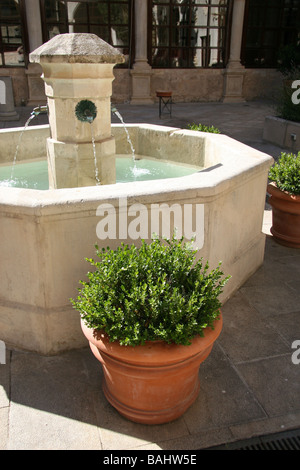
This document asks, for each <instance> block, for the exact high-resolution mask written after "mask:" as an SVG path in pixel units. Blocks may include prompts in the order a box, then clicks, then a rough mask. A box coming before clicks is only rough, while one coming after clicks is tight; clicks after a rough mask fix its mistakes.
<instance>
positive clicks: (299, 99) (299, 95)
mask: <svg viewBox="0 0 300 470" xmlns="http://www.w3.org/2000/svg"><path fill="white" fill-rule="evenodd" d="M292 88H293V89H295V88H296V91H294V92H293V93H292V103H293V104H299V103H300V80H294V81H293V83H292Z"/></svg>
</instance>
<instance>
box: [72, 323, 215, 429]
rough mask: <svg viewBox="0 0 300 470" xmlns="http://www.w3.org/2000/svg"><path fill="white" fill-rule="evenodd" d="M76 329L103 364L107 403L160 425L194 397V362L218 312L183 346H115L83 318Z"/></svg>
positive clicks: (203, 352) (206, 349)
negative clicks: (200, 332)
mask: <svg viewBox="0 0 300 470" xmlns="http://www.w3.org/2000/svg"><path fill="white" fill-rule="evenodd" d="M81 328H82V331H83V333H84V335H85V336H86V338H87V339H88V341H89V344H90V347H91V350H92V352H93V354H94V355H95V357H96V358H97V359H98V360H99V361H100V362H101V364H102V366H103V372H104V381H103V391H104V394H105V396H106V398H107V400H108V401H109V402H110V403H111V405H112V406H113V407H114V408H116V409H117V410H118V412H119V413H120V414H121V415H123V416H125V417H126V418H128V419H130V420H131V421H134V422H137V423H144V424H161V423H166V422H169V421H172V420H174V419H176V418H178V417H179V416H181V415H182V414H183V413H184V412H185V411H186V410H187V409H188V408H189V407H190V405H191V404H192V403H193V402H194V401H195V400H196V398H197V396H198V393H199V387H200V384H199V377H198V372H199V366H200V364H201V362H203V361H204V360H205V359H206V358H207V356H208V355H209V353H210V351H211V349H212V347H213V343H214V341H215V340H216V339H217V337H218V336H219V334H220V332H221V330H222V316H221V315H220V319H219V320H216V321H215V328H214V329H211V328H207V329H206V330H205V335H204V337H200V336H197V337H195V338H194V339H193V341H192V344H191V345H189V346H182V345H175V344H167V343H164V342H163V341H153V342H147V343H146V344H145V345H142V346H134V347H133V346H121V345H120V344H119V343H118V342H109V339H108V337H107V335H106V334H105V333H103V332H102V331H99V330H98V331H97V330H93V329H91V328H88V327H87V326H86V325H85V323H84V322H83V321H81Z"/></svg>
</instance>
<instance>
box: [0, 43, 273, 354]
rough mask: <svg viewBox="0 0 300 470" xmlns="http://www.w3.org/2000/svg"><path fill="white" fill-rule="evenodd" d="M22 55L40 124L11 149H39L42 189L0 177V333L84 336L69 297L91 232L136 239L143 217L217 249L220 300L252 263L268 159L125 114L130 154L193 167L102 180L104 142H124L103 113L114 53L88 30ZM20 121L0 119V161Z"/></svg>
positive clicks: (103, 238) (45, 348) (25, 155)
mask: <svg viewBox="0 0 300 470" xmlns="http://www.w3.org/2000/svg"><path fill="white" fill-rule="evenodd" d="M31 60H33V61H35V62H39V63H40V64H41V66H42V68H43V78H44V80H45V88H46V95H47V100H48V110H49V123H50V125H49V126H48V125H47V126H32V127H29V128H28V129H27V130H26V132H24V135H23V136H22V143H21V145H20V149H19V154H18V159H19V160H21V161H28V160H30V159H31V160H32V159H44V160H45V159H46V154H47V156H48V166H49V169H48V173H49V175H50V176H49V180H50V188H51V189H49V190H44V191H42V190H34V189H24V188H16V187H1V186H0V231H1V233H0V236H1V244H0V259H1V263H0V279H1V283H0V340H2V341H4V342H5V343H7V344H8V345H11V346H12V347H18V348H23V349H27V350H31V351H36V352H39V353H42V354H56V353H58V352H60V351H62V350H67V349H72V348H79V347H82V346H85V344H86V343H85V339H84V338H83V335H82V332H81V329H80V321H79V317H78V315H77V313H76V312H75V311H74V310H73V308H72V306H71V304H70V302H69V299H70V297H73V298H74V297H75V296H76V294H77V288H78V281H79V279H83V278H84V277H85V274H86V272H87V270H88V266H87V263H86V261H85V258H86V257H93V256H94V255H95V249H94V245H95V243H97V244H98V245H99V247H101V246H108V245H109V246H110V247H111V248H115V247H117V246H119V244H120V242H121V241H122V242H125V243H140V238H141V237H143V238H145V239H146V240H150V239H151V236H152V232H153V228H155V229H156V230H155V231H156V233H158V234H160V235H161V234H164V235H167V236H168V235H170V234H171V235H172V232H173V229H174V228H175V227H176V228H178V224H179V225H180V223H181V227H179V228H180V229H181V232H182V233H183V235H184V236H185V238H186V239H190V235H191V232H192V231H195V233H196V236H197V240H196V241H197V248H198V250H199V257H203V259H204V260H209V264H210V268H213V267H216V266H217V265H218V263H219V261H222V269H223V271H224V272H225V273H226V274H230V275H231V276H232V278H231V280H230V282H229V283H228V284H227V285H226V287H225V289H224V293H223V297H222V301H223V302H225V301H226V300H227V299H228V298H229V297H230V296H231V295H232V294H233V292H235V291H236V290H237V289H238V288H239V287H240V286H241V285H242V284H243V283H244V282H245V281H246V280H247V279H248V278H249V276H251V275H252V274H253V273H254V272H255V271H256V270H257V269H258V267H259V266H261V264H262V263H263V258H264V248H265V235H264V234H263V233H262V223H263V214H264V205H265V197H266V185H267V177H268V171H269V168H270V166H271V164H272V162H273V159H272V158H271V157H270V156H269V155H266V154H264V153H261V152H259V151H257V150H255V149H253V148H250V147H248V146H246V145H243V144H241V143H240V142H237V141H235V140H233V139H231V138H229V137H227V136H224V135H218V134H208V133H202V132H197V131H190V130H181V129H176V128H171V127H164V126H154V125H148V124H131V125H128V126H127V128H128V132H129V134H130V137H131V140H132V143H133V145H134V148H135V151H136V153H137V154H140V155H144V156H146V157H149V158H153V159H154V158H155V159H157V160H169V161H175V162H178V163H187V164H193V165H196V166H199V167H202V171H197V172H196V173H194V174H192V175H189V176H184V177H180V178H169V179H164V180H151V181H141V182H134V183H117V184H112V183H114V181H115V174H114V167H115V166H114V165H115V163H114V162H115V153H117V154H124V153H127V154H128V155H130V154H131V149H130V147H129V146H128V142H127V138H126V135H125V133H124V129H123V126H122V125H121V124H120V125H118V124H116V125H111V114H110V113H111V106H110V96H111V88H112V80H113V73H112V70H113V66H114V65H115V64H117V63H120V62H121V61H122V60H123V59H122V56H121V55H120V54H119V53H118V52H117V51H115V50H114V49H113V48H111V47H110V46H109V45H107V44H105V43H103V41H101V40H100V39H99V38H96V37H95V36H93V35H87V34H66V35H60V36H57V37H55V38H53V39H52V40H50V41H49V42H48V43H46V44H44V45H43V46H41V47H40V48H38V49H37V50H36V51H34V52H33V53H32V54H31ZM87 103H88V104H87ZM85 106H86V107H85ZM85 118H86V119H85ZM92 132H93V135H94V141H95V147H96V158H97V165H98V167H99V177H100V180H101V183H102V184H101V185H100V186H99V185H97V184H96V180H95V167H94V158H93V154H92V152H91V148H92V146H91V139H92ZM21 133H22V129H21V128H17V129H4V130H1V131H0V142H1V145H0V162H1V163H2V164H8V163H10V164H11V162H12V160H13V155H14V152H15V148H16V145H17V143H18V141H19V137H20V134H21ZM46 142H47V145H46ZM103 183H105V184H103ZM55 188H56V189H55ZM161 220H163V221H164V222H167V223H165V224H160V221H161ZM152 222H157V223H156V225H155V224H153V225H152ZM108 227H110V228H111V229H112V230H111V232H110V233H109V230H108ZM166 227H167V228H168V229H169V234H168V233H165V232H164V230H165V229H166ZM106 230H107V231H106ZM224 321H225V322H226V318H225V319H224Z"/></svg>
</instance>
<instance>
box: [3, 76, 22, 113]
mask: <svg viewBox="0 0 300 470" xmlns="http://www.w3.org/2000/svg"><path fill="white" fill-rule="evenodd" d="M18 119H19V115H18V113H17V112H16V110H15V105H14V95H13V88H12V80H11V77H0V121H17V120H18Z"/></svg>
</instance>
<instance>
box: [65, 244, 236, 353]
mask: <svg viewBox="0 0 300 470" xmlns="http://www.w3.org/2000/svg"><path fill="white" fill-rule="evenodd" d="M196 253H197V251H196V250H193V249H192V248H191V245H190V244H187V243H184V242H183V239H180V240H177V239H176V238H175V237H174V236H173V238H172V239H170V240H159V239H158V238H156V239H154V240H152V241H151V243H149V244H147V243H146V242H145V241H144V240H142V243H141V246H140V247H137V246H135V245H131V246H129V245H125V244H122V245H121V246H120V247H118V248H117V249H115V250H112V249H110V248H106V249H104V248H103V249H101V250H100V249H99V248H98V246H97V245H96V254H97V257H98V258H99V259H98V260H97V261H94V260H93V259H87V261H88V262H89V263H90V264H91V265H92V266H93V268H94V270H93V271H91V272H88V274H87V276H88V281H80V283H81V284H82V287H81V288H79V296H78V298H77V299H70V300H71V302H72V304H73V306H74V308H75V309H76V310H78V311H79V312H80V315H81V318H82V319H83V320H84V322H85V323H86V324H87V326H89V327H90V328H93V329H99V330H104V331H105V332H106V333H107V334H108V336H109V338H110V341H119V342H120V344H122V345H130V346H135V345H138V344H144V343H145V341H151V340H163V341H165V342H167V343H176V344H183V345H187V344H190V341H191V339H192V338H193V337H194V336H196V335H198V334H199V335H203V330H204V329H205V328H206V327H213V324H214V321H215V319H217V318H218V317H219V315H220V310H219V309H220V307H221V302H220V300H219V295H220V294H221V292H222V289H223V286H224V285H225V283H226V282H227V281H228V279H229V277H230V276H227V277H226V278H224V275H223V272H222V271H221V270H220V266H221V263H220V264H219V266H218V267H217V268H216V269H213V270H212V271H211V272H209V271H208V269H209V266H208V263H206V264H205V265H203V263H202V259H200V260H197V261H196Z"/></svg>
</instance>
